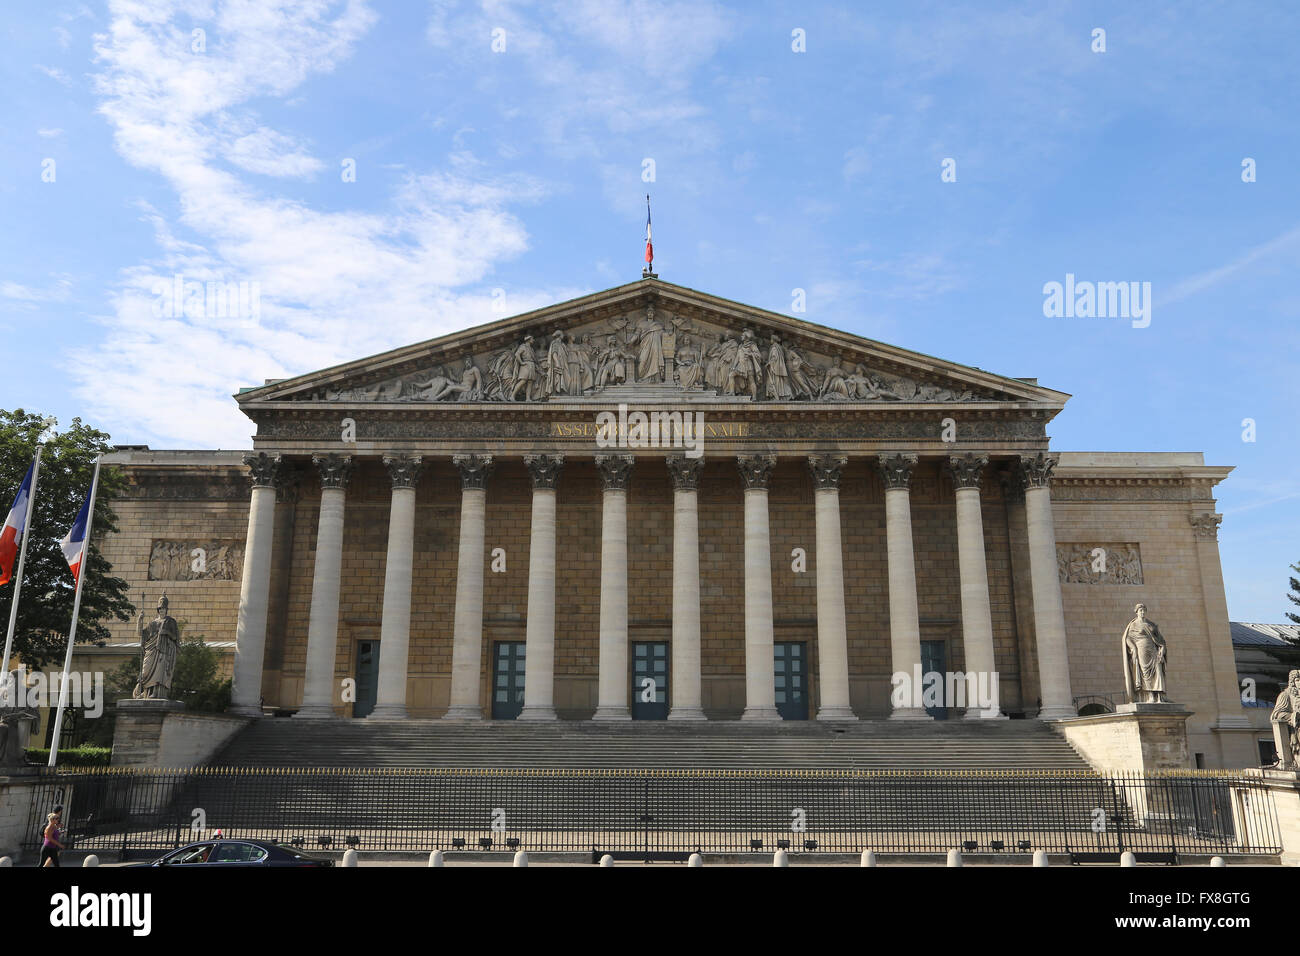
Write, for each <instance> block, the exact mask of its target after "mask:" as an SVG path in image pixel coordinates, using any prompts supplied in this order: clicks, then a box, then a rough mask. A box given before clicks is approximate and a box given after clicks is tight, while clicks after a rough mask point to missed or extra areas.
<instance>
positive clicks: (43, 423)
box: [0, 408, 135, 669]
mask: <svg viewBox="0 0 1300 956" xmlns="http://www.w3.org/2000/svg"><path fill="white" fill-rule="evenodd" d="M53 427H54V424H53V420H52V419H47V418H45V417H44V416H42V415H38V414H35V413H32V412H26V411H24V410H23V409H21V408H19V409H16V410H14V411H12V412H11V411H5V410H3V409H0V499H2V500H0V509H3V510H4V511H6V512H7V511H8V510H9V504H10V502H12V501H13V497H14V495H15V494H16V493H17V491H18V486H19V484H21V483H22V480H23V476H24V475H25V474H26V473H27V468H28V466H29V465H30V464H31V463H32V459H33V458H34V457H35V456H36V445H37V443H38V442H39V441H40V440H41V436H42V435H45V437H46V441H45V451H44V453H43V454H42V456H41V473H40V478H39V480H38V484H37V488H36V501H35V506H34V510H33V512H32V532H31V540H30V541H28V543H27V564H26V568H25V570H24V572H23V593H22V597H21V598H20V601H19V605H18V621H17V627H16V628H15V630H14V653H15V654H18V655H21V657H22V659H23V661H24V662H25V663H26V664H27V666H28V668H31V669H34V668H37V667H42V666H44V665H46V664H49V663H54V662H61V661H62V660H63V654H64V650H65V648H66V647H67V637H68V626H69V625H70V624H71V622H72V603H73V591H74V583H73V580H72V572H71V571H69V570H68V563H67V561H65V560H64V557H63V551H62V550H61V549H60V548H59V542H60V541H61V540H62V539H63V536H64V535H65V534H67V533H68V529H69V528H71V527H72V523H73V521H75V520H76V518H77V512H78V511H79V510H80V509H81V503H82V501H83V500H84V499H85V495H86V493H87V492H88V491H89V490H90V479H91V475H92V474H93V473H94V470H95V457H96V456H97V455H100V454H105V453H107V452H109V451H111V450H112V449H111V447H110V446H109V444H108V437H109V436H108V435H107V434H105V433H104V432H101V431H98V430H97V429H94V428H91V427H90V426H89V425H84V424H82V421H81V419H80V418H74V419H73V420H72V425H71V426H70V427H69V428H68V429H66V430H65V431H63V432H54V431H52V428H53ZM125 482H126V480H125V478H124V477H123V476H122V474H121V472H119V471H117V470H116V469H114V468H101V469H100V473H99V493H98V494H97V495H96V498H95V515H94V521H93V523H92V525H91V539H90V554H89V556H88V557H87V559H86V568H85V571H84V573H85V575H86V583H85V584H84V585H83V586H82V593H81V620H80V622H79V623H78V624H77V642H78V643H91V642H94V641H102V640H107V638H108V637H109V631H108V628H107V627H106V626H105V622H106V621H109V620H119V621H129V620H130V619H131V616H132V614H133V613H134V611H135V608H134V607H133V606H132V604H131V602H130V601H129V600H128V599H127V596H128V585H127V583H126V581H124V580H122V579H121V578H118V577H114V576H113V575H112V574H111V571H112V565H110V564H109V562H107V561H106V560H104V557H103V555H102V554H101V553H100V551H99V547H98V543H99V542H101V541H103V540H104V537H105V535H108V534H110V533H112V532H114V531H116V530H117V515H115V514H114V513H113V509H112V507H111V502H112V501H113V499H114V498H116V497H117V496H118V495H119V494H120V493H121V490H122V488H123V487H124V486H125ZM13 593H14V588H13V585H12V583H11V584H9V585H8V586H6V587H3V588H0V627H4V626H6V625H7V624H8V623H9V608H10V605H11V604H12V603H13ZM0 642H3V637H0ZM2 646H3V644H2V643H0V647H2Z"/></svg>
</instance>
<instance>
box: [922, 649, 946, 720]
mask: <svg viewBox="0 0 1300 956" xmlns="http://www.w3.org/2000/svg"><path fill="white" fill-rule="evenodd" d="M947 659H948V655H947V653H946V651H945V648H944V642H943V641H922V642H921V681H922V683H921V686H922V688H925V687H927V686H928V685H929V682H930V681H931V680H933V679H934V678H931V677H927V676H926V675H927V674H930V673H937V674H938V675H939V685H938V690H939V700H940V702H942V700H943V695H944V693H945V689H944V674H945V672H946V671H947V669H948V664H947ZM933 695H934V691H930V696H931V697H933ZM925 712H926V713H927V714H929V715H930V716H931V717H933V718H934V719H935V720H947V719H948V708H947V707H944V706H943V705H942V703H940V705H939V706H937V707H926V708H925Z"/></svg>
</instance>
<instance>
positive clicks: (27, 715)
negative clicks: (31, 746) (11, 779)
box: [0, 670, 40, 774]
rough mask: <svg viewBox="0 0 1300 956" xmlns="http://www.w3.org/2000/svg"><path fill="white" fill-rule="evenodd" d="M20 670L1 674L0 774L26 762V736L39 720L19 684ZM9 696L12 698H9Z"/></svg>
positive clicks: (24, 764) (38, 715)
mask: <svg viewBox="0 0 1300 956" xmlns="http://www.w3.org/2000/svg"><path fill="white" fill-rule="evenodd" d="M21 673H22V671H21V670H16V671H13V672H11V673H9V674H5V675H3V677H0V774H4V773H5V771H7V770H14V769H17V768H18V767H23V766H26V764H27V756H26V753H25V751H26V749H27V736H28V734H29V733H30V730H31V728H30V727H24V726H23V725H24V724H31V725H32V726H33V727H34V726H35V725H36V723H37V722H38V721H39V719H40V714H38V713H37V711H36V708H35V707H28V706H27V705H26V702H25V701H24V700H23V696H24V694H23V692H24V690H25V688H22V687H20V686H19V684H18V678H19V675H20V674H21ZM11 698H12V699H11Z"/></svg>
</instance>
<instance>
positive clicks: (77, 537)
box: [59, 487, 95, 581]
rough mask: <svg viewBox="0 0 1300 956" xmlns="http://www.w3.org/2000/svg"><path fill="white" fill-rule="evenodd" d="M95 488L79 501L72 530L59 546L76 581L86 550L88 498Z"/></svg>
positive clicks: (79, 574)
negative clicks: (78, 508)
mask: <svg viewBox="0 0 1300 956" xmlns="http://www.w3.org/2000/svg"><path fill="white" fill-rule="evenodd" d="M94 493H95V490H94V488H93V487H92V488H91V490H90V494H88V495H86V500H85V501H83V502H82V503H81V510H80V511H78V512H77V520H76V521H74V522H73V523H72V530H71V531H69V532H68V535H67V537H65V538H64V539H63V540H62V541H61V542H59V547H61V548H62V549H63V557H64V558H66V559H67V562H68V567H70V568H72V580H73V581H77V580H78V579H79V578H80V577H81V559H82V558H83V557H84V556H85V552H86V529H87V527H88V526H89V525H90V499H91V498H92V497H93V496H94Z"/></svg>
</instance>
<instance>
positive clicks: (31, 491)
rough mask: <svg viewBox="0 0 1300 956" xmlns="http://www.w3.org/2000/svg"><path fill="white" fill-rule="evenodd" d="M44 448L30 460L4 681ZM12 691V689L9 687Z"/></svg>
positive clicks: (38, 448) (0, 673)
mask: <svg viewBox="0 0 1300 956" xmlns="http://www.w3.org/2000/svg"><path fill="white" fill-rule="evenodd" d="M44 450H45V446H44V445H43V444H38V445H37V446H36V460H35V461H33V462H32V486H31V487H30V488H28V489H27V514H26V515H25V516H24V518H23V540H22V544H21V545H19V547H18V565H17V567H16V568H14V599H13V603H12V604H11V605H10V606H9V630H8V631H7V632H6V633H5V652H4V657H0V666H2V667H3V670H0V680H3V681H5V682H6V683H7V682H8V680H9V655H10V654H12V653H13V649H14V628H15V626H17V624H18V596H19V595H20V594H21V593H22V590H23V565H24V564H25V563H26V561H27V538H28V537H29V535H30V533H31V530H32V512H34V511H35V510H36V482H37V480H38V479H39V478H40V475H41V452H42V451H44ZM9 692H10V693H12V692H13V691H12V689H9Z"/></svg>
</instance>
